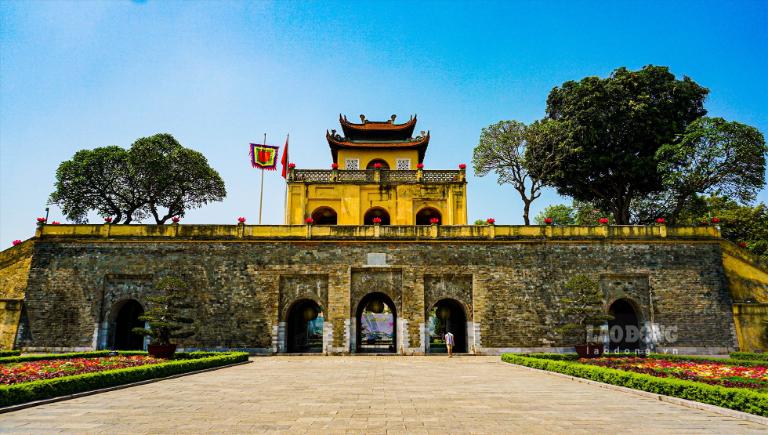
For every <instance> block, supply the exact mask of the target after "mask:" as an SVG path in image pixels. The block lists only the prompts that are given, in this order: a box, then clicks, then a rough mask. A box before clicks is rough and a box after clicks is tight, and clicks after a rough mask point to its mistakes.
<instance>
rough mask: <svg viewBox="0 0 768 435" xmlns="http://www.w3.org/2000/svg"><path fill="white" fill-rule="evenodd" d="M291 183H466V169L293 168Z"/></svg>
mask: <svg viewBox="0 0 768 435" xmlns="http://www.w3.org/2000/svg"><path fill="white" fill-rule="evenodd" d="M288 182H289V183H308V184H318V183H346V184H374V183H380V184H418V183H425V184H464V183H466V182H467V177H466V171H464V170H423V169H417V170H389V169H366V170H357V171H354V170H339V169H330V170H325V169H291V170H289V171H288Z"/></svg>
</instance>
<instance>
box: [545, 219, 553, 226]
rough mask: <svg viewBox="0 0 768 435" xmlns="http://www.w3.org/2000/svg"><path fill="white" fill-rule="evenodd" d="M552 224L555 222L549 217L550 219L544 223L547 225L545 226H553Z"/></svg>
mask: <svg viewBox="0 0 768 435" xmlns="http://www.w3.org/2000/svg"><path fill="white" fill-rule="evenodd" d="M552 222H553V220H552V218H551V217H548V218H544V223H545V224H547V225H551V224H552Z"/></svg>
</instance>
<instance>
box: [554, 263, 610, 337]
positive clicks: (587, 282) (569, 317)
mask: <svg viewBox="0 0 768 435" xmlns="http://www.w3.org/2000/svg"><path fill="white" fill-rule="evenodd" d="M565 290H566V292H567V296H566V297H564V298H562V299H561V302H562V307H563V308H562V309H561V310H560V314H561V315H562V317H563V319H565V321H566V323H565V324H564V325H563V326H561V327H559V328H557V329H556V331H557V332H558V333H559V334H562V335H565V336H573V337H578V344H580V345H585V344H589V343H587V336H588V335H587V334H588V333H589V332H591V333H592V334H595V333H598V332H599V331H600V326H601V325H602V324H603V323H605V322H607V321H609V320H612V319H613V316H611V315H610V314H606V313H605V312H604V311H603V306H604V305H603V304H604V301H603V294H602V292H601V291H600V287H599V286H598V284H597V283H596V282H595V281H592V280H591V279H589V277H587V276H585V275H576V276H574V277H573V278H571V279H570V280H568V282H567V283H566V284H565Z"/></svg>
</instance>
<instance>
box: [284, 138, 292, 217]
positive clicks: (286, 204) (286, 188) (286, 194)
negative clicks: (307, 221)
mask: <svg viewBox="0 0 768 435" xmlns="http://www.w3.org/2000/svg"><path fill="white" fill-rule="evenodd" d="M290 138H291V134H290V133H288V135H286V136H285V146H286V147H287V146H288V140H289V139H290ZM283 152H286V151H285V150H283ZM288 159H290V157H288ZM289 163H290V162H285V164H286V165H287V164H289ZM286 207H288V174H286V176H285V192H283V210H285V211H284V212H283V215H284V216H283V219H285V216H287V213H290V212H289V211H288V209H287V208H286ZM284 223H285V224H288V220H286V221H285V222H284Z"/></svg>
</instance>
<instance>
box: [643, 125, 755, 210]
mask: <svg viewBox="0 0 768 435" xmlns="http://www.w3.org/2000/svg"><path fill="white" fill-rule="evenodd" d="M766 152H768V147H766V145H765V138H764V137H763V135H762V134H761V133H760V132H759V131H758V130H757V129H756V128H754V127H750V126H748V125H744V124H740V123H738V122H728V121H726V120H724V119H722V118H707V117H703V118H699V119H697V120H695V121H694V122H692V123H691V124H690V125H688V127H687V129H686V131H685V134H684V135H683V136H682V138H681V139H680V140H678V141H675V142H674V143H670V144H666V145H663V146H662V147H661V148H659V150H658V151H657V153H656V158H657V159H658V161H659V171H660V172H661V174H662V181H663V186H664V189H665V192H667V195H666V197H667V202H662V203H663V204H666V208H667V209H668V210H669V214H668V215H667V219H668V220H669V222H670V223H674V222H675V221H676V220H677V218H678V216H679V215H680V213H681V212H682V211H683V209H684V208H685V207H686V204H687V202H688V201H689V200H690V198H691V197H693V196H694V195H696V194H707V195H718V196H725V197H729V198H733V199H736V200H738V201H739V202H741V203H742V204H748V203H750V202H751V201H752V200H754V198H755V193H756V192H757V191H758V190H760V189H761V188H763V186H765V154H766ZM659 208H663V207H659Z"/></svg>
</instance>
